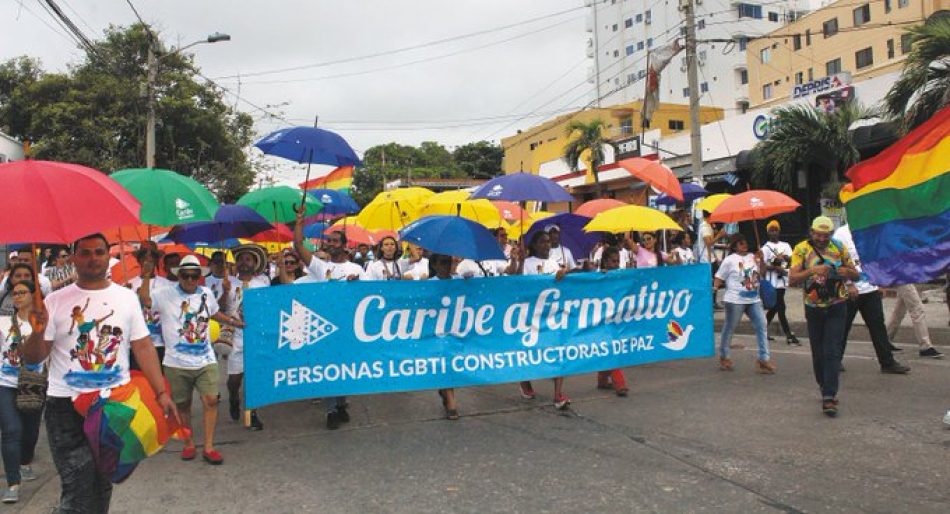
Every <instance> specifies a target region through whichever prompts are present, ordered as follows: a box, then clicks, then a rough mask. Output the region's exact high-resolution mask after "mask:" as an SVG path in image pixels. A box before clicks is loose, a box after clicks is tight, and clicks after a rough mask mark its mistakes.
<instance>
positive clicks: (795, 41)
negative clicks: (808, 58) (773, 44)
mask: <svg viewBox="0 0 950 514" xmlns="http://www.w3.org/2000/svg"><path fill="white" fill-rule="evenodd" d="M792 49H794V50H801V49H802V35H801V34H795V35H793V36H792Z"/></svg>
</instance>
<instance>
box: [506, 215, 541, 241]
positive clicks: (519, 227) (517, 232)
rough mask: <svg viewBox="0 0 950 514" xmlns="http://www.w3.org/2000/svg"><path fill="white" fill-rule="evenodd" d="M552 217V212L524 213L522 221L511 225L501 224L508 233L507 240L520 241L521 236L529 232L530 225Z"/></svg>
mask: <svg viewBox="0 0 950 514" xmlns="http://www.w3.org/2000/svg"><path fill="white" fill-rule="evenodd" d="M553 215H554V213H553V212H547V211H538V212H528V211H524V215H523V216H524V220H517V221H514V222H512V223H506V222H504V221H502V223H505V225H503V226H504V227H505V229H506V230H507V231H508V238H509V239H521V236H523V235H525V234H526V233H527V232H528V231H529V230H531V225H534V224H535V223H536V222H538V221H540V220H543V219H544V218H547V217H548V216H553Z"/></svg>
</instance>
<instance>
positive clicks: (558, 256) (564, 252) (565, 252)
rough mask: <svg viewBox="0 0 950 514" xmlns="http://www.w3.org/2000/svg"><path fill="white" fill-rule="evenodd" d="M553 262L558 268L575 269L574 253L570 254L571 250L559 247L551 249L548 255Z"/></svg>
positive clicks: (562, 246)
mask: <svg viewBox="0 0 950 514" xmlns="http://www.w3.org/2000/svg"><path fill="white" fill-rule="evenodd" d="M548 255H549V256H550V258H551V260H553V261H554V262H556V263H558V265H559V266H564V267H566V268H567V269H574V268H576V267H577V261H575V260H574V253H573V252H571V249H570V248H568V247H566V246H564V245H561V246H558V247H557V248H551V253H549V254H548Z"/></svg>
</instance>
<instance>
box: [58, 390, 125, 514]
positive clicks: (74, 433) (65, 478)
mask: <svg viewBox="0 0 950 514" xmlns="http://www.w3.org/2000/svg"><path fill="white" fill-rule="evenodd" d="M84 420H85V419H84V418H83V417H82V416H80V415H79V413H78V412H76V409H74V408H73V402H72V400H70V399H69V398H48V399H47V400H46V433H47V435H49V450H50V453H51V454H52V455H53V464H54V465H55V466H56V471H57V472H58V473H59V479H60V482H61V484H62V493H60V496H59V508H58V509H57V510H56V512H57V513H59V514H70V513H76V514H98V513H103V514H105V513H107V512H109V502H110V501H111V500H112V482H110V481H109V478H108V477H105V476H102V475H101V474H99V470H98V469H96V462H95V460H93V457H92V450H91V449H90V448H89V442H88V441H87V440H86V434H85V432H83V427H82V425H83V421H84Z"/></svg>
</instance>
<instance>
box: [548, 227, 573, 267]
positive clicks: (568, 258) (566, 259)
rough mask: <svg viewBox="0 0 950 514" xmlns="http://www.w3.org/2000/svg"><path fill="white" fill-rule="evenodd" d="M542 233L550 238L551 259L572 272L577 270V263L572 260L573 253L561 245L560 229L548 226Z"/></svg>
mask: <svg viewBox="0 0 950 514" xmlns="http://www.w3.org/2000/svg"><path fill="white" fill-rule="evenodd" d="M544 231H545V232H547V233H548V237H550V238H551V253H550V256H551V259H553V260H554V262H556V263H557V264H558V266H561V267H563V268H566V269H568V270H572V269H575V268H577V262H576V261H575V260H574V253H573V252H571V249H570V248H568V247H566V246H564V245H562V244H561V227H559V226H557V225H548V226H547V227H544Z"/></svg>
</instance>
